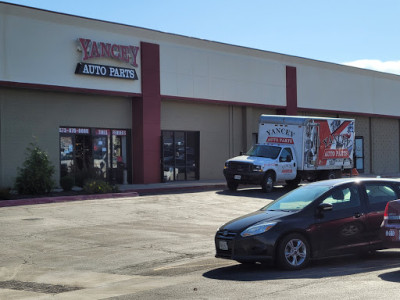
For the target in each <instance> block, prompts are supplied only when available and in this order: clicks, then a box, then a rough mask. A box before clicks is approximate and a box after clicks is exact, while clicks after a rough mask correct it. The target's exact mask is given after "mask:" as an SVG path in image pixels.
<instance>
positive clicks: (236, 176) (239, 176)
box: [233, 175, 242, 180]
mask: <svg viewBox="0 0 400 300" xmlns="http://www.w3.org/2000/svg"><path fill="white" fill-rule="evenodd" d="M233 179H236V180H240V179H242V176H241V175H235V176H233Z"/></svg>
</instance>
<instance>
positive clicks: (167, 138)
mask: <svg viewBox="0 0 400 300" xmlns="http://www.w3.org/2000/svg"><path fill="white" fill-rule="evenodd" d="M199 137H200V133H199V132H197V131H195V132H193V131H163V132H162V142H161V144H162V151H161V156H162V157H161V162H162V166H161V170H162V174H161V177H162V180H163V181H164V182H167V181H185V180H198V179H199V144H200V140H199Z"/></svg>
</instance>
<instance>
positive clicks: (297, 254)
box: [276, 233, 311, 270]
mask: <svg viewBox="0 0 400 300" xmlns="http://www.w3.org/2000/svg"><path fill="white" fill-rule="evenodd" d="M310 252H311V250H310V246H309V245H308V242H307V239H306V238H305V237H304V236H303V235H301V234H298V233H292V234H289V235H287V236H286V237H284V238H283V239H282V241H280V243H279V245H278V248H277V253H276V254H277V255H276V258H277V263H278V266H280V267H281V268H283V269H286V270H299V269H302V268H304V267H305V266H306V265H307V264H308V261H309V260H310Z"/></svg>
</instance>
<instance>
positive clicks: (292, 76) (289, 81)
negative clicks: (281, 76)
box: [286, 66, 297, 116]
mask: <svg viewBox="0 0 400 300" xmlns="http://www.w3.org/2000/svg"><path fill="white" fill-rule="evenodd" d="M286 115H289V116H295V115H297V74H296V67H290V66H286Z"/></svg>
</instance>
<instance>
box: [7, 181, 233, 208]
mask: <svg viewBox="0 0 400 300" xmlns="http://www.w3.org/2000/svg"><path fill="white" fill-rule="evenodd" d="M118 187H119V190H120V192H119V193H110V194H92V195H74V196H55V197H40V198H25V199H15V200H0V208H1V207H9V206H20V205H33V204H46V203H58V202H68V201H82V200H94V199H106V198H125V197H137V196H139V195H150V194H151V195H156V194H162V193H168V192H174V191H175V192H176V191H190V190H199V189H200V190H201V189H225V188H226V183H225V180H197V181H174V182H166V183H152V184H128V185H118Z"/></svg>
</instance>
